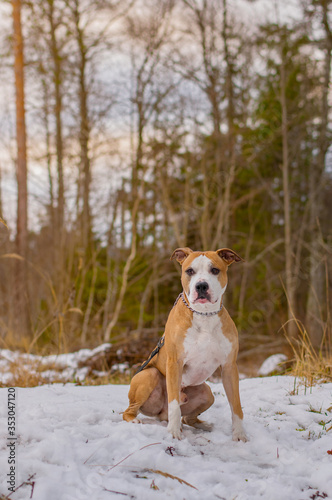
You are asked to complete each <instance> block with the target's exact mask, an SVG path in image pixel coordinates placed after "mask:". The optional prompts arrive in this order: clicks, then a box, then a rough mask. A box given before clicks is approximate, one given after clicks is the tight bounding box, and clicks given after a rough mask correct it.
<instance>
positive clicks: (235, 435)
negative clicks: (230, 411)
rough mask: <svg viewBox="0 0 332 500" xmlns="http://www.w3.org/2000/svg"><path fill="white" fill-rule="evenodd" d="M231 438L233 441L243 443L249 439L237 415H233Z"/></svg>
mask: <svg viewBox="0 0 332 500" xmlns="http://www.w3.org/2000/svg"><path fill="white" fill-rule="evenodd" d="M232 439H233V441H243V442H244V443H246V442H247V441H249V438H248V436H247V434H246V431H245V430H244V428H243V424H242V420H241V419H240V418H239V417H238V416H235V418H234V419H233V425H232Z"/></svg>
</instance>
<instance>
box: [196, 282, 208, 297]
mask: <svg viewBox="0 0 332 500" xmlns="http://www.w3.org/2000/svg"><path fill="white" fill-rule="evenodd" d="M195 288H196V292H197V293H198V294H205V293H206V292H207V291H208V289H209V284H208V283H207V282H206V281H200V282H199V283H197V284H196V287H195Z"/></svg>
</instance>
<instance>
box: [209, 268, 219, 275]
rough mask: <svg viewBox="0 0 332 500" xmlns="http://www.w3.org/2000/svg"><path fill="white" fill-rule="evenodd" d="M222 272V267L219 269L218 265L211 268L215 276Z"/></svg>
mask: <svg viewBox="0 0 332 500" xmlns="http://www.w3.org/2000/svg"><path fill="white" fill-rule="evenodd" d="M219 273H220V269H218V268H217V267H213V268H212V269H211V274H214V275H215V276H217V274H219Z"/></svg>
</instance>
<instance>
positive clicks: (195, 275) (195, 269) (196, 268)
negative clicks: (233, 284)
mask: <svg viewBox="0 0 332 500" xmlns="http://www.w3.org/2000/svg"><path fill="white" fill-rule="evenodd" d="M174 259H176V260H177V261H178V262H179V263H180V264H181V266H182V276H181V282H182V286H183V290H184V291H185V293H186V296H187V298H188V300H189V303H190V306H191V307H192V308H193V309H194V310H196V311H199V312H213V311H217V310H218V309H219V307H220V305H221V300H222V296H223V294H224V293H225V290H226V287H227V281H228V279H227V269H228V266H230V265H231V264H232V263H233V262H240V261H241V260H243V259H242V258H241V257H240V256H239V255H238V254H237V253H236V252H234V251H233V250H231V249H230V248H220V249H219V250H217V251H216V252H211V251H209V252H194V251H193V250H191V249H190V248H177V249H176V250H174V252H173V254H172V256H171V260H174Z"/></svg>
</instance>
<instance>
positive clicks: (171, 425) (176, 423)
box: [167, 399, 181, 439]
mask: <svg viewBox="0 0 332 500" xmlns="http://www.w3.org/2000/svg"><path fill="white" fill-rule="evenodd" d="M167 430H168V432H170V433H171V434H172V436H173V438H175V439H181V409H180V405H179V403H178V401H176V399H174V400H173V401H171V402H170V403H169V405H168V426H167Z"/></svg>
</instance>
